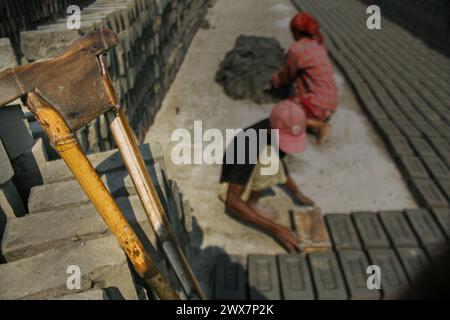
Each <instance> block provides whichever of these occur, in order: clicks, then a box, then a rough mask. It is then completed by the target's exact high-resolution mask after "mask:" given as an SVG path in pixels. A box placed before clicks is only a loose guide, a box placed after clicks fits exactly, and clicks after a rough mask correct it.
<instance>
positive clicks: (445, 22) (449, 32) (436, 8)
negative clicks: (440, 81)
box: [363, 0, 450, 54]
mask: <svg viewBox="0 0 450 320" xmlns="http://www.w3.org/2000/svg"><path fill="white" fill-rule="evenodd" d="M363 2H364V3H366V4H367V5H373V4H375V5H378V6H380V8H381V11H382V13H383V15H384V16H385V17H388V18H390V19H391V20H393V21H395V22H397V23H399V24H401V25H402V26H404V27H406V28H407V29H408V30H410V31H411V32H412V33H414V34H415V35H416V36H419V37H421V38H422V39H423V40H424V41H425V42H427V43H428V44H431V45H433V46H434V47H436V48H438V49H441V50H443V51H444V52H446V53H447V54H450V15H449V14H448V13H449V12H450V2H448V1H447V0H421V1H414V2H411V1H408V0H375V1H373V0H370V1H368V0H363Z"/></svg>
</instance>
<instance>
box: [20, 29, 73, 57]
mask: <svg viewBox="0 0 450 320" xmlns="http://www.w3.org/2000/svg"><path fill="white" fill-rule="evenodd" d="M79 37H80V35H79V33H78V30H68V29H67V28H61V29H49V30H34V31H22V32H21V33H20V40H21V49H22V53H23V55H24V56H25V59H27V60H28V61H35V60H41V59H48V58H52V57H54V56H55V55H57V54H59V53H61V52H62V51H63V50H64V49H66V48H67V47H68V46H69V45H70V44H72V43H73V42H74V41H75V40H77V39H78V38H79Z"/></svg>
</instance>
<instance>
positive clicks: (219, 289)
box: [214, 255, 247, 300]
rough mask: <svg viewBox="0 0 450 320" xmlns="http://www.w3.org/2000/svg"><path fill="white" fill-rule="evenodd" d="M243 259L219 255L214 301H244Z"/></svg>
mask: <svg viewBox="0 0 450 320" xmlns="http://www.w3.org/2000/svg"><path fill="white" fill-rule="evenodd" d="M245 265H246V261H245V257H243V256H228V255H221V256H219V257H218V259H217V264H216V274H215V282H214V283H215V287H214V299H216V300H246V299H247V279H246V270H245Z"/></svg>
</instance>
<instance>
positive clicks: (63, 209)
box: [0, 144, 193, 299]
mask: <svg viewBox="0 0 450 320" xmlns="http://www.w3.org/2000/svg"><path fill="white" fill-rule="evenodd" d="M140 151H141V153H142V155H143V158H144V161H145V163H146V165H147V167H148V169H149V172H150V176H151V178H152V180H153V182H154V184H155V187H156V189H157V191H158V193H159V195H160V199H161V200H162V204H163V207H164V209H165V212H166V215H167V217H168V218H169V221H170V222H171V223H172V226H173V229H174V231H175V232H176V235H177V237H178V239H179V240H180V243H181V245H182V248H183V249H184V251H185V253H186V255H187V256H189V253H190V234H191V232H192V218H191V213H190V210H191V209H190V206H189V203H188V202H187V200H185V199H183V195H182V193H181V192H180V190H179V189H178V186H177V184H176V183H175V182H174V181H172V180H169V179H168V178H167V177H166V175H165V171H164V169H163V163H164V159H163V154H162V150H161V148H160V147H159V146H157V145H156V144H153V145H152V146H150V145H141V146H140ZM0 159H1V158H0ZM89 160H90V161H91V163H92V164H93V166H94V167H95V169H96V171H97V172H98V174H99V175H100V176H101V178H102V180H103V181H104V182H105V184H106V185H107V187H108V189H109V190H110V192H111V193H112V194H113V195H114V197H115V198H116V201H117V203H118V205H119V207H120V208H121V209H122V212H123V213H124V215H125V216H126V219H127V220H128V221H129V222H130V224H131V225H132V227H133V228H134V230H135V231H136V233H137V235H138V237H139V238H140V239H141V241H142V242H143V244H144V246H145V248H146V250H147V251H148V252H149V254H150V255H151V256H152V257H153V259H154V260H155V261H156V262H157V264H158V266H159V268H160V269H161V270H162V272H164V273H165V274H166V276H167V277H168V278H169V279H170V281H171V283H172V284H173V286H174V287H175V288H176V290H177V291H178V292H179V293H180V295H181V296H182V297H183V298H188V297H190V296H192V293H193V292H192V288H191V287H190V284H189V283H186V280H185V278H184V277H183V276H182V274H181V273H180V269H179V268H176V267H174V265H173V264H172V263H171V259H170V258H171V257H172V255H173V253H172V251H170V252H169V251H167V250H166V248H167V246H166V245H165V242H164V243H161V241H159V240H158V239H157V237H156V236H155V233H154V231H153V229H152V227H151V225H150V223H149V222H148V219H147V215H146V214H145V211H144V209H143V208H142V205H141V203H140V200H139V197H138V196H137V195H136V191H135V189H134V185H133V183H132V181H131V178H130V177H129V176H128V173H127V172H126V169H125V165H124V163H123V161H122V158H121V156H120V154H119V153H118V151H117V150H115V151H108V152H103V153H97V154H95V155H90V156H89ZM44 181H45V184H44V185H42V186H38V187H35V188H33V190H32V192H31V196H30V201H29V209H30V212H29V214H27V215H25V216H24V217H20V218H16V219H12V220H8V223H7V225H6V230H5V234H4V236H3V240H2V241H1V252H2V254H3V256H4V258H5V260H6V261H7V263H6V264H3V265H0V287H1V288H7V289H5V290H2V292H1V293H0V299H13V298H15V299H19V298H22V299H34V298H36V299H49V298H60V297H61V296H65V295H74V294H77V293H79V292H83V293H85V292H90V290H92V289H101V290H103V291H106V293H107V296H108V297H109V298H125V299H137V298H141V296H140V295H139V285H137V283H139V281H138V280H137V278H136V277H137V276H136V275H135V274H134V271H133V270H132V269H130V268H129V266H128V265H127V263H126V257H125V255H124V253H123V251H122V250H121V249H120V247H119V246H118V243H117V241H116V240H115V239H114V237H113V236H112V234H111V233H110V232H109V231H108V228H107V226H106V224H105V223H104V221H103V220H102V218H101V217H100V215H99V214H98V212H97V210H96V209H95V207H94V206H93V205H92V204H91V203H90V202H89V200H88V198H87V197H86V195H85V193H84V192H83V190H82V189H81V187H80V186H79V184H78V183H77V181H76V180H74V178H73V176H72V174H71V173H70V171H69V170H68V168H67V167H66V165H65V164H64V162H63V161H62V160H58V161H52V162H48V163H47V165H46V168H45V171H44ZM69 265H78V266H80V268H81V270H82V277H83V281H82V288H81V289H80V290H75V291H74V290H69V289H67V288H66V286H65V283H66V281H67V277H68V275H67V274H66V269H67V267H68V266H69ZM18 270H26V271H24V272H28V274H33V275H34V277H35V278H33V279H32V281H30V279H29V278H28V276H24V275H23V274H22V273H21V272H18ZM112 287H117V289H118V291H119V292H114V290H112V289H108V288H112ZM147 289H148V288H147ZM85 294H86V295H88V296H90V294H88V293H85ZM114 294H115V296H114ZM111 295H113V296H111ZM101 296H102V295H101V294H100V295H98V294H97V295H93V297H92V299H98V298H99V297H101ZM74 298H76V299H81V298H82V297H81V296H80V297H78V296H77V297H74Z"/></svg>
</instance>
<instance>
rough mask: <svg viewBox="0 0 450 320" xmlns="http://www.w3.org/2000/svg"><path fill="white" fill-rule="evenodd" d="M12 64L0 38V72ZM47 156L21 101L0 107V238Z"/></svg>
mask: <svg viewBox="0 0 450 320" xmlns="http://www.w3.org/2000/svg"><path fill="white" fill-rule="evenodd" d="M16 65H17V61H16V58H15V55H14V51H13V49H12V46H11V43H10V40H9V39H8V38H2V39H0V72H1V71H2V70H4V69H6V68H11V67H15V66H16ZM0 94H1V93H0ZM47 159H48V157H47V154H46V152H45V147H44V141H43V140H41V139H33V137H32V134H31V131H30V128H29V127H28V125H27V121H25V119H24V114H23V112H22V106H21V102H20V101H19V100H17V101H14V102H12V103H11V104H10V105H8V106H6V107H3V108H1V109H0V239H1V237H2V234H3V230H4V227H5V224H6V220H8V219H14V218H16V217H19V216H23V215H24V214H25V213H26V212H27V204H26V203H27V200H28V196H29V194H30V190H31V188H33V187H35V186H37V185H40V184H42V172H43V168H44V166H45V162H46V161H47ZM0 260H1V256H0Z"/></svg>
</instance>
